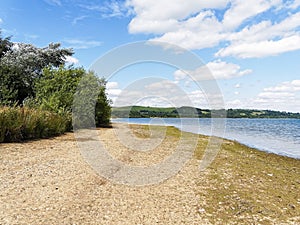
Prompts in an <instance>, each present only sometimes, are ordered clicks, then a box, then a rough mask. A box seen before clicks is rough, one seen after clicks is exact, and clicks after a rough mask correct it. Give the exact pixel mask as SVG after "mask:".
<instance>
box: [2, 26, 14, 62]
mask: <svg viewBox="0 0 300 225" xmlns="http://www.w3.org/2000/svg"><path fill="white" fill-rule="evenodd" d="M12 46H13V43H12V42H11V41H10V37H6V38H2V36H1V30H0V59H1V58H2V56H3V55H4V54H5V53H6V52H7V51H9V50H10V49H11V47H12Z"/></svg>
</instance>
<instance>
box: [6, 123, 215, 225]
mask: <svg viewBox="0 0 300 225" xmlns="http://www.w3.org/2000/svg"><path fill="white" fill-rule="evenodd" d="M99 133H100V137H101V139H102V141H103V142H104V143H105V145H106V146H107V148H108V149H109V151H110V153H111V154H112V155H113V156H115V158H117V159H119V160H122V161H124V162H125V163H130V164H132V165H141V164H147V163H148V164H151V163H153V162H156V161H158V160H159V159H160V158H161V157H164V156H165V155H167V154H170V152H169V151H170V149H172V146H173V145H174V144H176V142H175V141H174V140H169V141H167V142H166V143H164V146H160V148H159V149H157V150H155V151H152V152H151V151H150V152H149V151H148V152H138V153H136V154H135V152H133V151H130V150H128V149H125V148H124V147H122V144H120V143H119V142H118V141H117V140H116V138H115V133H114V129H101V130H99ZM82 141H84V140H82ZM122 148H123V149H122ZM0 162H1V163H0V171H1V172H0V202H1V204H0V224H209V222H208V220H207V218H206V217H205V212H204V210H203V208H202V206H203V205H202V204H205V201H206V200H205V197H204V196H205V189H204V188H203V189H202V188H201V187H199V183H200V184H203V187H204V186H205V182H206V179H205V172H204V173H203V172H202V173H201V174H200V172H199V170H198V162H197V160H196V159H192V160H190V161H189V162H188V163H187V164H186V166H185V167H184V168H183V169H182V170H181V171H180V172H179V173H178V174H177V175H176V176H174V177H171V178H170V179H168V180H166V181H165V182H163V183H160V184H157V185H150V186H144V187H132V186H126V185H122V184H115V183H113V182H111V181H109V180H107V179H104V178H103V177H101V176H99V175H98V174H97V173H96V172H95V171H94V170H93V169H92V168H91V167H90V166H89V165H88V164H87V163H86V161H85V160H84V159H83V157H82V156H81V152H80V150H79V148H78V145H77V142H76V140H75V138H74V134H73V133H67V134H65V135H62V136H60V137H56V138H53V139H46V140H37V141H30V142H26V143H17V144H16V143H11V144H1V145H0Z"/></svg>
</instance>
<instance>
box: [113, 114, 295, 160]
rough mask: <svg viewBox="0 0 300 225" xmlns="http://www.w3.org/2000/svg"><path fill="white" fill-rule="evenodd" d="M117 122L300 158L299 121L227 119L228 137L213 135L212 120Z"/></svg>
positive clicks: (178, 119) (138, 119)
mask: <svg viewBox="0 0 300 225" xmlns="http://www.w3.org/2000/svg"><path fill="white" fill-rule="evenodd" d="M214 120H216V121H217V122H218V120H220V121H221V119H214ZM113 122H126V123H127V122H128V123H137V124H157V125H170V126H175V127H177V128H179V129H181V130H184V131H188V132H193V133H199V134H204V135H212V134H213V135H216V136H221V137H224V138H227V139H230V140H236V141H238V142H240V143H243V144H246V145H248V146H250V147H254V148H257V149H260V150H264V151H268V152H273V153H276V154H280V155H286V156H290V157H293V158H300V120H297V119H226V130H225V133H223V132H222V130H221V128H220V130H214V132H212V127H211V125H212V119H210V118H208V119H206V118H201V119H197V118H183V119H180V118H163V119H151V118H130V119H123V118H119V119H113ZM217 129H218V128H217Z"/></svg>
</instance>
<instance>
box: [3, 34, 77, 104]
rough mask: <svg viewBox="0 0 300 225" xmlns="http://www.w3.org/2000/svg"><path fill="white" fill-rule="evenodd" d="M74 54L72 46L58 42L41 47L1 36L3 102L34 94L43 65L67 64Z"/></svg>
mask: <svg viewBox="0 0 300 225" xmlns="http://www.w3.org/2000/svg"><path fill="white" fill-rule="evenodd" d="M72 54H73V50H72V49H64V48H60V44H59V43H56V44H53V43H51V44H49V45H48V46H47V47H45V48H38V47H35V46H33V45H31V44H24V43H12V42H10V38H9V37H8V38H4V39H3V38H1V37H0V91H1V93H0V103H2V104H15V103H18V104H22V103H23V100H24V99H25V98H27V97H33V96H34V90H33V86H34V83H35V80H36V79H38V78H39V77H40V76H41V74H42V70H43V68H45V67H59V66H61V65H64V64H65V59H66V57H67V56H71V55H72Z"/></svg>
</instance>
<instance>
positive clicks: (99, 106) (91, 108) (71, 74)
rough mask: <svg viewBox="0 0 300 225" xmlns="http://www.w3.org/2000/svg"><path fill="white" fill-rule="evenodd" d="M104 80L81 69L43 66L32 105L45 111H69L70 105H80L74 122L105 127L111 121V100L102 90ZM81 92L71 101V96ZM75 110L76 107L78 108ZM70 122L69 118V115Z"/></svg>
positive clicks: (70, 110) (71, 106) (65, 112)
mask: <svg viewBox="0 0 300 225" xmlns="http://www.w3.org/2000/svg"><path fill="white" fill-rule="evenodd" d="M105 85H106V82H105V80H104V79H100V78H98V77H97V76H96V75H95V74H94V73H93V72H86V71H85V70H84V69H83V68H72V67H69V68H65V67H62V66H61V67H59V68H45V69H44V70H43V73H42V76H41V77H40V78H39V79H38V80H37V82H36V84H35V92H36V100H35V104H37V105H39V106H40V108H42V109H44V110H49V111H54V112H57V113H59V114H70V115H71V112H72V110H73V105H74V104H76V105H77V106H79V107H81V111H80V113H79V114H77V115H80V116H79V117H77V118H75V120H76V121H77V122H76V124H79V123H80V124H85V127H87V126H93V125H94V124H96V126H107V125H109V122H110V115H111V107H110V101H109V100H108V99H107V96H106V93H105ZM76 94H77V95H78V94H80V95H81V98H80V101H82V102H75V103H74V95H76ZM77 109H78V108H77ZM70 121H71V118H70Z"/></svg>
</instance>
